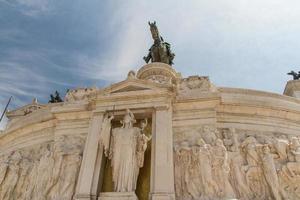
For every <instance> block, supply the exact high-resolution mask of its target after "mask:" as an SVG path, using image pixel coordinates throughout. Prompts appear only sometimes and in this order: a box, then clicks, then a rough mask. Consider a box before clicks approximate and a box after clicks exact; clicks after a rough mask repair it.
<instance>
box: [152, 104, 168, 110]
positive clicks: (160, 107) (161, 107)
mask: <svg viewBox="0 0 300 200" xmlns="http://www.w3.org/2000/svg"><path fill="white" fill-rule="evenodd" d="M169 108H170V106H169V105H158V106H154V110H155V111H162V110H169Z"/></svg>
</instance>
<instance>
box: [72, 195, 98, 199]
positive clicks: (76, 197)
mask: <svg viewBox="0 0 300 200" xmlns="http://www.w3.org/2000/svg"><path fill="white" fill-rule="evenodd" d="M74 200H97V197H96V195H90V194H77V195H75V197H74Z"/></svg>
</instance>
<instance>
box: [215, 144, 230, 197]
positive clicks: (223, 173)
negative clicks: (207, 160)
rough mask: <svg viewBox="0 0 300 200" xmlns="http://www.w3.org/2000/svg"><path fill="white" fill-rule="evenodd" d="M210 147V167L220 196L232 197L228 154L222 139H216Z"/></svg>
mask: <svg viewBox="0 0 300 200" xmlns="http://www.w3.org/2000/svg"><path fill="white" fill-rule="evenodd" d="M215 143H216V144H215V146H213V147H212V169H213V175H214V178H215V180H218V186H219V187H218V193H219V195H220V197H222V198H234V197H235V194H234V191H233V189H232V186H231V184H230V183H229V180H228V174H229V170H230V168H229V165H228V154H227V150H226V148H225V146H224V145H223V141H222V140H221V139H217V140H216V142H215Z"/></svg>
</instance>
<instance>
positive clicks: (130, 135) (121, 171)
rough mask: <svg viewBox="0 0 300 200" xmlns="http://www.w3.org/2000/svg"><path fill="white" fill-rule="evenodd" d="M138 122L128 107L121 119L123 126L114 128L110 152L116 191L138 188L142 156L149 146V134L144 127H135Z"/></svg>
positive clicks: (131, 190)
mask: <svg viewBox="0 0 300 200" xmlns="http://www.w3.org/2000/svg"><path fill="white" fill-rule="evenodd" d="M135 122H136V120H135V117H134V115H133V113H132V112H131V111H130V110H129V109H127V110H126V114H125V116H124V118H123V120H122V121H121V123H122V127H119V128H114V129H113V130H112V138H111V145H110V152H109V159H111V160H112V161H111V166H112V175H113V184H114V191H115V192H134V191H135V189H136V183H137V178H138V175H139V168H140V167H142V164H143V163H142V162H141V158H143V157H144V152H145V150H146V148H147V145H146V143H145V140H150V138H147V139H145V138H146V137H147V136H146V135H145V134H143V133H142V129H141V128H138V127H133V124H134V123H135Z"/></svg>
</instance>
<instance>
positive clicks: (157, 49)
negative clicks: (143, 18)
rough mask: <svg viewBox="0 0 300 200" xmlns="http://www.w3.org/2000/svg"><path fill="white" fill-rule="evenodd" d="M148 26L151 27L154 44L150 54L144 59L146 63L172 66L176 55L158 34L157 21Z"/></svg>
mask: <svg viewBox="0 0 300 200" xmlns="http://www.w3.org/2000/svg"><path fill="white" fill-rule="evenodd" d="M148 24H149V25H150V31H151V35H152V38H153V40H154V44H153V45H152V46H151V48H150V49H149V53H148V55H147V56H145V57H144V60H145V61H146V63H148V62H149V61H150V60H151V62H162V63H166V64H169V65H172V64H173V59H174V57H175V54H174V53H172V51H171V45H170V44H169V43H167V42H164V40H163V38H162V37H161V36H160V34H159V32H158V28H157V26H156V22H155V21H154V22H153V23H150V22H148Z"/></svg>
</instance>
